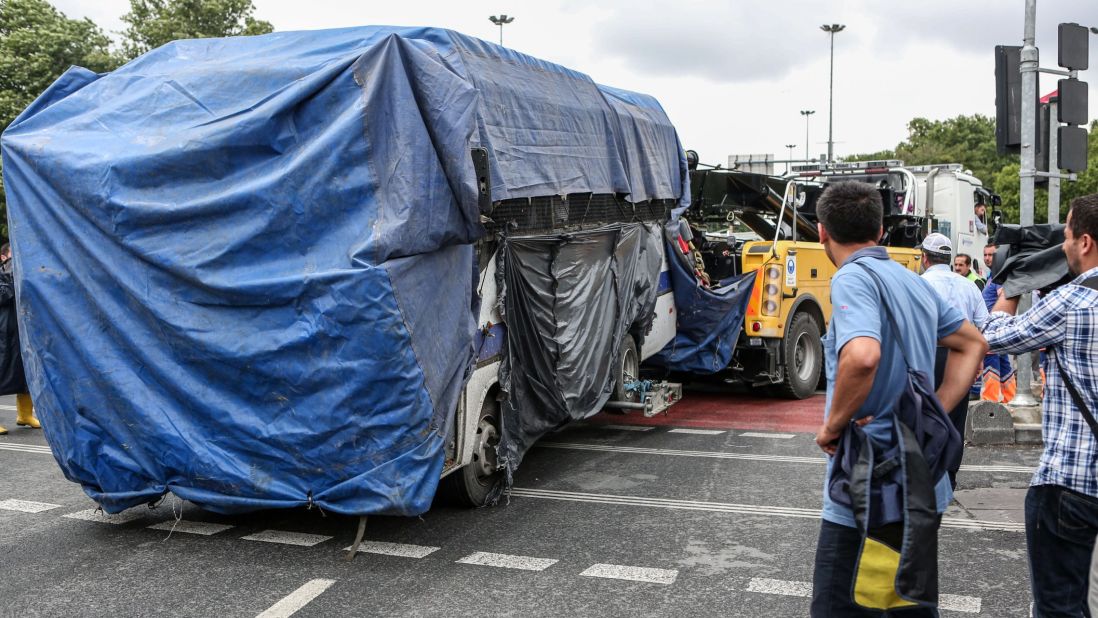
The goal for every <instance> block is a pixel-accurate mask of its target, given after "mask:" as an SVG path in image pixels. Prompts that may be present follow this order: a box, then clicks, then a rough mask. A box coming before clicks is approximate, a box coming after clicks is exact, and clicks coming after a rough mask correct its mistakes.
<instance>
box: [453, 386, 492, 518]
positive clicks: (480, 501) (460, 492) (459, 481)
mask: <svg viewBox="0 0 1098 618" xmlns="http://www.w3.org/2000/svg"><path fill="white" fill-rule="evenodd" d="M498 447H499V402H497V401H496V400H495V398H493V397H491V396H489V397H486V398H485V400H484V404H483V405H482V406H481V410H480V418H479V419H478V420H477V433H476V435H475V436H474V437H473V460H472V461H470V462H469V463H467V464H465V466H463V467H462V468H461V469H460V470H456V471H454V472H453V473H451V474H450V475H449V476H447V477H446V478H444V479H443V483H446V484H448V485H449V487H448V488H447V489H449V492H448V493H449V494H450V495H452V496H453V497H454V498H455V499H456V500H457V502H459V503H460V504H462V505H464V506H470V507H481V506H484V505H486V504H488V498H489V496H491V495H492V493H493V491H494V490H495V489H496V487H497V486H498V485H499V484H500V483H501V482H503V471H502V470H499V469H498V468H497V462H498V461H499V459H498V455H497V453H496V449H497V448H498Z"/></svg>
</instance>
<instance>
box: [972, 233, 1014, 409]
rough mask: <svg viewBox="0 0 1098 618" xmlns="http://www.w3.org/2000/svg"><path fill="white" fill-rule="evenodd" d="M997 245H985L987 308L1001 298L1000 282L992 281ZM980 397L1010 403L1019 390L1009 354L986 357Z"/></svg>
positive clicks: (985, 301)
mask: <svg viewBox="0 0 1098 618" xmlns="http://www.w3.org/2000/svg"><path fill="white" fill-rule="evenodd" d="M996 249H998V247H996V246H995V245H988V246H986V247H984V265H985V266H987V285H986V286H984V304H985V305H987V310H988V311H991V308H992V307H993V306H994V305H995V301H997V300H999V288H1001V287H1002V286H1000V285H999V284H998V283H994V282H992V280H991V278H992V277H993V276H995V273H993V272H991V265H992V264H994V263H995V251H996ZM980 382H981V383H982V386H981V388H980V399H982V400H984V401H994V402H997V403H1010V402H1011V401H1012V400H1013V399H1014V395H1015V394H1016V393H1017V391H1018V380H1017V378H1016V377H1015V375H1014V368H1013V367H1011V366H1010V355H1009V354H994V353H992V354H988V355H987V356H985V357H984V371H983V373H981V374H980Z"/></svg>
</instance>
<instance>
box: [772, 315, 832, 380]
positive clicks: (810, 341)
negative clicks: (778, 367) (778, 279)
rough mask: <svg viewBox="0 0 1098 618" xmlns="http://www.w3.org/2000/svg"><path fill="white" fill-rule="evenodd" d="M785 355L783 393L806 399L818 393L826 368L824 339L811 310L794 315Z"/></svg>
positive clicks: (784, 344)
mask: <svg viewBox="0 0 1098 618" xmlns="http://www.w3.org/2000/svg"><path fill="white" fill-rule="evenodd" d="M782 346H783V347H784V350H783V352H784V355H783V356H784V357H785V381H784V382H782V383H781V384H778V385H776V386H777V392H778V394H779V395H780V396H782V397H785V398H787V399H804V398H806V397H811V396H812V395H813V394H814V393H815V392H816V386H817V384H819V382H820V370H821V369H822V368H823V341H821V339H820V327H819V325H818V324H816V320H814V319H812V316H811V315H809V314H808V313H805V312H801V313H798V314H797V315H795V316H793V321H792V322H790V323H789V329H788V330H787V331H786V333H785V339H784V340H783V341H782Z"/></svg>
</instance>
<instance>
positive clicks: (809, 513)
mask: <svg viewBox="0 0 1098 618" xmlns="http://www.w3.org/2000/svg"><path fill="white" fill-rule="evenodd" d="M510 494H511V496H514V497H521V498H541V499H547V500H563V501H567V502H589V503H596V504H615V505H620V506H646V507H653V508H664V509H680V510H686V511H709V512H714V513H735V514H740V515H768V516H774V517H792V518H801V519H819V517H820V509H805V508H799V507H782V506H771V505H756V504H735V503H729V502H700V501H695V500H670V499H666V498H645V497H640V496H620V495H610V494H592V493H579V492H569V491H555V490H549V489H526V488H522V487H513V488H511V491H510ZM942 527H943V528H953V529H961V530H999V531H1006V532H1024V531H1025V525H1024V524H1016V523H1012V522H997V521H984V520H978V519H958V518H952V517H947V518H943V519H942Z"/></svg>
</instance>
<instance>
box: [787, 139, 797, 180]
mask: <svg viewBox="0 0 1098 618" xmlns="http://www.w3.org/2000/svg"><path fill="white" fill-rule="evenodd" d="M785 147H786V148H788V149H789V160H788V161H786V162H785V173H786V174H788V173H789V166H790V165H791V164H792V163H793V149H794V148H796V147H797V145H796V144H786V145H785Z"/></svg>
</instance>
